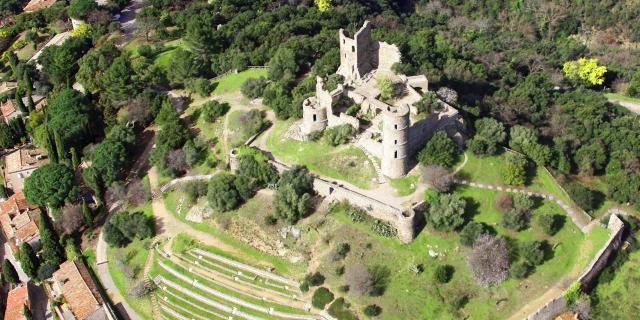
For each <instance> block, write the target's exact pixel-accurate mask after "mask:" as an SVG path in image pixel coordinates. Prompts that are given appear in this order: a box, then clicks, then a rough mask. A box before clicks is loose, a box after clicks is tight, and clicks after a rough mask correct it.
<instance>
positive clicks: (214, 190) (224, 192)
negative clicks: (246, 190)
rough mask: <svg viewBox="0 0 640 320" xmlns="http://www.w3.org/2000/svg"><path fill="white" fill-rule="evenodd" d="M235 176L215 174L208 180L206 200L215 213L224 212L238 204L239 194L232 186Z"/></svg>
mask: <svg viewBox="0 0 640 320" xmlns="http://www.w3.org/2000/svg"><path fill="white" fill-rule="evenodd" d="M234 181H235V176H234V175H232V174H230V173H225V172H223V173H219V174H216V175H215V176H213V177H212V178H211V180H209V190H208V193H207V199H208V200H209V205H210V206H211V207H212V208H213V209H214V210H216V211H219V212H225V211H229V210H233V209H235V208H236V207H237V206H238V205H239V204H240V194H238V190H236V188H235V186H234Z"/></svg>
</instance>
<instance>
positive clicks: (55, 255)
mask: <svg viewBox="0 0 640 320" xmlns="http://www.w3.org/2000/svg"><path fill="white" fill-rule="evenodd" d="M39 231H40V242H41V243H42V263H43V264H51V265H55V266H59V265H60V264H61V263H62V262H63V261H64V260H65V258H66V257H65V253H64V249H63V248H62V246H61V245H60V239H59V238H58V234H57V233H56V232H55V231H54V230H53V226H52V225H51V221H49V217H48V216H47V215H46V214H45V212H44V210H42V212H41V213H40V228H39Z"/></svg>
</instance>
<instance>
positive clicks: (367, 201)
mask: <svg viewBox="0 0 640 320" xmlns="http://www.w3.org/2000/svg"><path fill="white" fill-rule="evenodd" d="M270 163H271V164H273V166H275V167H276V169H277V170H278V172H280V173H282V172H283V171H286V170H289V166H287V165H286V164H284V163H281V162H278V161H274V160H270ZM313 189H314V190H315V191H316V192H317V193H318V194H319V195H321V196H323V197H327V198H331V199H335V200H338V201H342V200H347V201H349V203H350V204H352V205H354V206H357V207H360V208H362V209H364V210H365V211H366V212H367V214H369V215H370V216H372V217H374V218H376V219H380V220H383V221H386V222H389V223H391V224H392V225H393V226H394V227H395V228H396V230H397V231H398V238H399V239H400V241H401V242H402V243H410V242H411V241H413V238H414V237H415V234H416V227H417V224H418V222H419V221H418V216H419V215H416V214H415V211H414V210H413V209H409V210H403V209H400V208H396V207H394V206H391V205H388V204H386V203H384V202H382V201H379V200H377V199H374V198H371V197H369V196H367V195H364V194H361V193H359V192H357V191H354V190H351V189H349V188H348V187H346V186H344V185H342V184H340V183H338V182H335V181H330V180H326V179H323V178H320V177H318V176H314V181H313Z"/></svg>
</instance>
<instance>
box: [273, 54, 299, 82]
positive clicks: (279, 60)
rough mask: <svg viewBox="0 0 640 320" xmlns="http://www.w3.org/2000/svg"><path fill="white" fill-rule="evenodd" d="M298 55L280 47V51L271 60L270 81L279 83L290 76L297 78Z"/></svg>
mask: <svg viewBox="0 0 640 320" xmlns="http://www.w3.org/2000/svg"><path fill="white" fill-rule="evenodd" d="M298 69H299V67H298V64H297V63H296V55H295V53H294V51H293V50H292V49H290V48H287V47H284V46H280V48H278V51H276V53H275V54H274V55H273V57H272V58H271V60H269V73H268V77H269V80H273V81H278V80H281V79H282V78H284V77H285V75H288V76H295V74H296V73H298Z"/></svg>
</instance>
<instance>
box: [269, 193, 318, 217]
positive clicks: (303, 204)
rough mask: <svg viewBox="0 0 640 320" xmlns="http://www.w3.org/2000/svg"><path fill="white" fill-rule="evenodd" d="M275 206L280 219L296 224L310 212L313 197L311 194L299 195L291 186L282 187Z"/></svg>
mask: <svg viewBox="0 0 640 320" xmlns="http://www.w3.org/2000/svg"><path fill="white" fill-rule="evenodd" d="M273 205H274V208H275V211H276V215H277V216H278V217H280V218H283V219H285V220H286V221H287V222H288V223H290V224H294V223H296V222H297V221H298V220H300V219H301V218H302V217H303V216H304V215H305V214H306V213H307V211H308V210H309V208H310V206H311V195H310V194H309V193H303V194H299V193H297V192H296V191H295V189H294V188H293V187H292V186H291V185H281V186H279V187H278V191H277V192H276V196H275V197H274V199H273Z"/></svg>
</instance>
